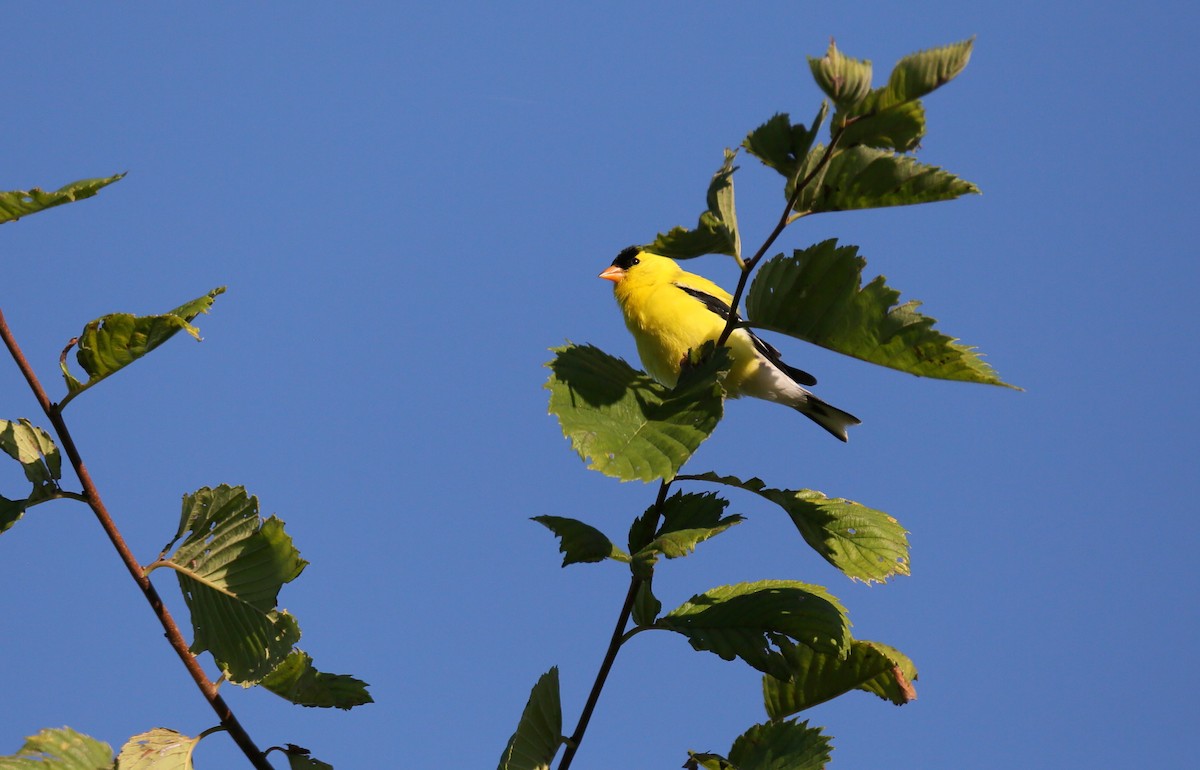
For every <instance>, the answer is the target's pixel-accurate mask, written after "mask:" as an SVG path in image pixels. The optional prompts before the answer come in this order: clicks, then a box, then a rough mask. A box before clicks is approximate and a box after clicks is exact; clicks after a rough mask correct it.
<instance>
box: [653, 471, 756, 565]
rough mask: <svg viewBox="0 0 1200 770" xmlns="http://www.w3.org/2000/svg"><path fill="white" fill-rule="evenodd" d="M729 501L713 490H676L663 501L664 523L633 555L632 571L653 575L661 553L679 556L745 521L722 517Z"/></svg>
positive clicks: (672, 556) (662, 554) (676, 557)
mask: <svg viewBox="0 0 1200 770" xmlns="http://www.w3.org/2000/svg"><path fill="white" fill-rule="evenodd" d="M727 505H729V502H728V501H726V500H723V499H721V498H720V497H717V496H716V495H714V494H712V493H704V494H696V493H687V494H685V493H682V492H676V493H675V494H673V495H671V496H670V497H668V498H667V499H666V500H665V501H664V502H663V507H662V512H661V513H662V525H661V526H660V527H659V528H658V532H657V533H656V534H655V536H654V539H653V540H651V541H650V542H649V543H647V544H646V545H645V546H644V547H642V548H640V549H639V550H638V551H637V553H635V554H634V555H633V574H635V575H637V576H638V577H640V578H643V579H644V578H646V577H648V576H649V575H650V573H651V571H652V569H653V566H654V564H655V562H657V561H658V557H659V556H664V557H666V558H668V559H678V558H680V557H682V556H687V555H688V554H690V553H691V552H692V551H694V550H696V546H697V545H699V544H700V543H702V542H704V541H705V540H708V539H709V538H712V537H716V536H717V535H719V534H721V533H722V532H724V531H725V530H727V529H729V528H730V527H732V526H733V525H735V524H739V523H741V522H742V520H743V518H742V517H741V516H738V515H736V514H735V515H733V516H726V517H724V518H722V517H721V514H722V513H724V511H725V507H726V506H727Z"/></svg>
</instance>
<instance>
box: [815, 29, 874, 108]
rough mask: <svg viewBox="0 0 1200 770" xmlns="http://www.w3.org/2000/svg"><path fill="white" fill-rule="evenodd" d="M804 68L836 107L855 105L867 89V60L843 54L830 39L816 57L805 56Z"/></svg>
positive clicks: (868, 88)
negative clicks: (819, 56) (826, 47)
mask: <svg viewBox="0 0 1200 770" xmlns="http://www.w3.org/2000/svg"><path fill="white" fill-rule="evenodd" d="M808 67H809V69H810V70H812V75H813V79H814V80H816V81H817V85H818V86H820V88H821V90H822V91H824V92H825V95H826V96H828V97H829V98H830V99H832V100H833V103H834V104H836V105H838V106H839V107H842V106H853V105H855V104H858V103H859V102H861V101H862V100H863V99H864V98H865V97H866V95H867V93H868V92H870V90H871V62H870V61H868V60H866V59H852V58H850V57H849V56H846V55H844V54H843V53H842V52H841V51H839V50H838V49H837V46H836V45H834V42H833V41H832V40H830V41H829V49H828V50H827V51H826V52H825V55H824V56H822V57H821V58H820V59H818V58H816V57H813V56H810V57H808Z"/></svg>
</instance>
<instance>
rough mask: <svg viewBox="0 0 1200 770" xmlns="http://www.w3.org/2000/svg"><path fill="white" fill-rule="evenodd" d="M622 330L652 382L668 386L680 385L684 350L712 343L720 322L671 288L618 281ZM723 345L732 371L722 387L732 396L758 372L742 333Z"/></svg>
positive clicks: (750, 346) (669, 285) (750, 345)
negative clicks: (627, 333) (630, 338)
mask: <svg viewBox="0 0 1200 770" xmlns="http://www.w3.org/2000/svg"><path fill="white" fill-rule="evenodd" d="M614 293H615V295H616V298H617V303H618V304H619V305H620V307H621V312H622V314H623V315H624V317H625V325H626V326H627V327H628V328H629V331H630V333H631V334H632V335H633V338H634V341H635V342H636V343H637V350H638V356H639V357H640V358H641V359H642V365H643V366H644V367H645V369H646V371H647V372H648V373H649V374H650V376H652V377H653V378H654V379H656V380H658V381H659V382H661V383H663V384H664V385H666V386H668V387H674V386H675V383H676V382H677V381H678V380H679V370H680V366H681V364H682V362H683V361H684V359H686V358H687V354H688V351H689V350H693V349H696V348H699V347H700V346H701V345H703V344H704V343H705V342H707V341H709V340H716V339H717V338H718V337H720V336H721V332H722V331H723V330H724V329H725V321H724V319H722V318H721V317H720V316H718V315H716V314H715V313H713V312H712V311H710V310H709V309H708V308H706V307H705V306H704V304H703V303H701V302H700V301H699V300H697V299H696V298H695V297H693V296H691V295H689V294H688V293H686V292H685V291H683V290H682V289H680V288H679V287H678V286H675V285H674V284H673V283H669V282H667V283H663V282H656V283H642V282H637V281H630V280H628V279H626V280H623V281H621V282H620V283H618V284H617V285H616V286H615V287H614ZM728 346H729V348H730V350H731V351H732V353H733V368H732V369H731V370H730V372H729V374H728V376H727V377H726V380H725V388H726V390H727V391H728V393H729V394H730V395H731V396H736V395H737V392H738V388H739V387H740V384H741V382H742V381H743V380H745V378H746V377H748V376H749V375H750V374H751V373H753V371H754V370H755V369H756V368H757V367H758V361H757V357H756V354H755V352H754V346H753V343H751V341H750V340H749V339H748V337H747V336H746V333H745V332H744V331H741V330H739V331H736V332H735V333H734V334H733V335H731V337H730V339H729V342H728Z"/></svg>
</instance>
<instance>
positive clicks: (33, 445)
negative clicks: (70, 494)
mask: <svg viewBox="0 0 1200 770" xmlns="http://www.w3.org/2000/svg"><path fill="white" fill-rule="evenodd" d="M0 450H2V451H3V452H4V453H5V454H6V455H8V456H9V457H11V458H13V459H14V460H16V461H17V462H19V463H20V464H21V468H22V469H23V470H24V471H25V478H26V479H28V480H29V481H30V482H31V483H32V484H33V486H34V488H35V489H36V488H37V487H40V486H44V485H51V486H53V485H54V483H55V482H56V481H58V480H59V479H61V478H62V455H60V454H59V452H58V447H57V446H55V445H54V440H53V439H52V438H50V434H49V433H47V432H46V431H44V430H42V429H41V428H39V427H37V426H36V425H34V424H33V423H31V422H30V421H29V420H26V419H25V418H24V417H22V418H20V419H19V420H18V421H17V422H12V421H11V420H0Z"/></svg>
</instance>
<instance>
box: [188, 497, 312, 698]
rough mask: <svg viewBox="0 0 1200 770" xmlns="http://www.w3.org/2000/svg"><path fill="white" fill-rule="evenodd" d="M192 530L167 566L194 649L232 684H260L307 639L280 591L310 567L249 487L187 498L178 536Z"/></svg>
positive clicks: (279, 524)
mask: <svg viewBox="0 0 1200 770" xmlns="http://www.w3.org/2000/svg"><path fill="white" fill-rule="evenodd" d="M185 532H186V533H187V536H186V537H185V538H184V540H183V542H182V543H181V544H180V545H179V548H178V549H177V550H176V551H175V553H174V554H172V555H171V556H170V557H169V558H168V559H167V560H166V561H167V562H168V563H169V564H170V565H171V566H173V567H174V569H175V570H176V572H177V574H178V577H179V586H180V588H181V589H182V590H183V595H184V599H185V600H186V601H187V605H188V609H189V610H191V614H192V628H193V630H194V631H195V639H194V641H193V642H192V651H193V652H195V653H200V652H204V651H205V650H208V651H210V652H211V653H212V655H213V658H215V659H216V661H217V664H218V665H219V666H220V667H221V668H222V670H224V671H225V672H226V673H227V675H228V676H229V678H230V680H232V681H234V682H237V683H239V684H243V685H251V684H255V683H257V682H258V681H259V680H261V679H262V678H263V677H265V676H266V675H268V674H269V673H271V671H272V670H274V669H275V668H276V666H278V665H279V664H280V663H281V662H282V661H283V660H284V658H286V657H287V656H288V655H289V654H290V653H291V651H292V646H293V645H294V644H295V643H296V642H297V641H298V640H299V639H300V628H299V626H298V625H297V623H296V620H295V618H293V617H292V616H291V615H289V614H288V613H287V612H284V611H282V610H280V609H278V608H277V607H276V601H277V597H278V594H279V589H280V588H281V587H282V586H283V584H284V583H287V582H289V581H291V580H293V579H294V578H296V576H298V575H299V574H300V572H301V570H303V569H304V567H305V565H306V564H307V562H306V561H304V560H303V559H301V558H300V553H299V551H297V550H296V548H295V547H294V546H293V545H292V540H291V538H290V537H288V536H287V534H286V533H285V532H284V531H283V522H282V521H280V520H279V519H277V518H275V517H274V516H272V517H271V518H269V519H267V520H266V521H263V520H262V519H261V518H260V517H259V515H258V498H256V497H251V496H249V495H247V494H246V490H245V489H244V488H242V487H230V486H228V485H224V484H223V485H221V486H219V487H217V488H216V489H209V488H208V487H204V488H201V489H199V490H197V491H196V492H195V493H193V494H191V495H186V496H184V498H183V514H182V516H181V522H180V533H179V534H178V535H177V536H176V538H177V539H178V537H179V536H181V535H182V534H183V533H185ZM172 545H173V543H172ZM168 547H169V546H168Z"/></svg>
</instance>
